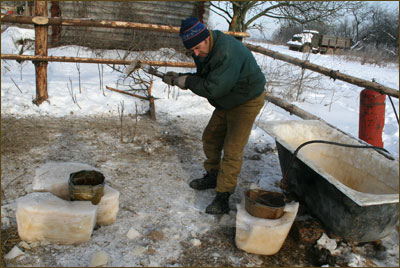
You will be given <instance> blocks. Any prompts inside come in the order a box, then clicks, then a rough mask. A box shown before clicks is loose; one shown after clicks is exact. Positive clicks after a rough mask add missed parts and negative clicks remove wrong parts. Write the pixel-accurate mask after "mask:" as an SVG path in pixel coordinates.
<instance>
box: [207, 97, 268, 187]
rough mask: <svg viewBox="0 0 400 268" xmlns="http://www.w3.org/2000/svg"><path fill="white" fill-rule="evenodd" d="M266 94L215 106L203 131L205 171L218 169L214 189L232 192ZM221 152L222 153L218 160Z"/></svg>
mask: <svg viewBox="0 0 400 268" xmlns="http://www.w3.org/2000/svg"><path fill="white" fill-rule="evenodd" d="M264 97H265V93H262V94H261V95H260V96H258V97H257V98H254V99H252V100H249V101H247V102H245V103H243V104H241V105H239V106H237V107H235V108H233V109H230V110H221V109H215V110H214V112H213V114H212V116H211V119H210V121H209V122H208V125H207V127H206V128H205V130H204V133H203V139H202V140H203V150H204V153H205V155H206V158H207V159H206V160H205V161H204V168H205V170H206V171H207V172H209V171H210V170H212V169H215V170H218V171H219V173H218V178H217V188H216V189H215V190H216V191H217V192H230V193H233V192H234V191H235V187H236V184H237V177H238V175H239V173H240V169H241V167H242V158H243V150H244V147H245V146H246V144H247V142H248V140H249V136H250V133H251V129H252V127H253V123H254V121H255V119H256V116H257V114H258V113H259V112H260V110H261V108H262V107H263V106H264ZM222 151H223V156H222V159H221V155H222Z"/></svg>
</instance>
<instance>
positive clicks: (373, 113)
mask: <svg viewBox="0 0 400 268" xmlns="http://www.w3.org/2000/svg"><path fill="white" fill-rule="evenodd" d="M385 100H386V95H384V94H381V93H378V92H376V91H373V90H368V89H364V90H363V91H361V93H360V117H359V127H358V138H360V139H361V140H363V141H366V142H368V143H369V144H371V145H374V146H378V147H382V148H383V141H382V132H383V127H384V125H385Z"/></svg>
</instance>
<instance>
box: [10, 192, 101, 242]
mask: <svg viewBox="0 0 400 268" xmlns="http://www.w3.org/2000/svg"><path fill="white" fill-rule="evenodd" d="M96 211H97V207H96V206H95V205H93V204H92V203H91V202H88V201H74V202H71V201H66V200H63V199H61V198H58V197H57V196H55V195H53V194H51V193H48V192H47V193H46V192H44V193H43V192H37V193H31V194H28V195H26V196H24V197H21V198H19V199H17V214H16V218H17V226H18V234H19V236H20V238H21V240H25V241H29V242H33V241H50V242H55V243H60V244H77V243H82V242H86V241H89V239H90V237H91V235H92V232H93V228H94V225H95V223H96Z"/></svg>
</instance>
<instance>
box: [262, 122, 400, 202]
mask: <svg viewBox="0 0 400 268" xmlns="http://www.w3.org/2000/svg"><path fill="white" fill-rule="evenodd" d="M291 123H297V124H299V123H301V124H304V125H313V126H316V125H320V126H322V127H323V128H333V130H334V131H335V132H339V133H340V134H344V135H345V136H346V138H348V139H352V140H355V141H356V142H357V143H360V144H362V145H365V144H366V143H365V142H363V141H361V140H359V139H357V138H354V137H353V136H351V135H349V134H348V133H345V132H343V131H342V130H339V129H337V128H336V127H334V126H331V125H329V124H326V123H324V122H322V121H319V120H280V121H268V122H259V124H258V125H259V127H260V128H262V129H263V130H264V131H266V132H267V133H268V135H270V136H271V137H273V138H274V139H275V142H279V143H280V144H281V145H282V146H283V147H285V148H286V149H287V150H288V151H290V152H291V154H292V155H293V154H294V151H295V150H296V148H293V147H292V146H291V145H289V144H288V143H287V142H286V141H284V140H283V139H281V138H280V137H279V136H278V135H277V134H276V132H275V130H274V128H275V127H276V126H280V125H287V124H291ZM382 157H384V156H382ZM296 158H298V159H300V160H301V161H302V162H303V163H305V164H306V165H308V166H309V167H310V168H312V169H314V170H315V172H317V173H318V174H319V175H320V176H321V177H323V178H324V179H325V180H326V181H327V182H328V183H330V184H332V185H333V186H334V187H335V188H337V189H338V190H339V191H341V192H342V193H343V194H345V195H346V196H348V197H349V198H350V199H351V200H353V201H354V202H355V203H356V204H357V205H359V206H370V205H381V204H387V203H399V193H395V194H371V193H364V192H359V191H357V190H354V189H352V188H350V187H348V186H346V185H345V184H343V183H342V182H340V181H339V180H337V179H336V178H335V177H333V176H332V175H330V174H328V173H326V172H325V171H324V170H322V168H320V167H319V166H318V165H317V164H316V162H315V161H314V160H312V159H310V158H307V157H305V156H303V155H302V154H301V150H300V151H299V153H298V154H297V156H296ZM387 160H388V161H396V163H397V164H398V160H397V159H395V160H389V159H387Z"/></svg>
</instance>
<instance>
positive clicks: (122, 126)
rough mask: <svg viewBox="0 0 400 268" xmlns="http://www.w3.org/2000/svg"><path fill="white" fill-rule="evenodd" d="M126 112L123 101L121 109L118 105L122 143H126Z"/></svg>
mask: <svg viewBox="0 0 400 268" xmlns="http://www.w3.org/2000/svg"><path fill="white" fill-rule="evenodd" d="M124 110H125V105H124V101H121V108H120V106H119V105H118V117H119V122H120V125H119V131H120V141H121V143H124V134H123V128H124Z"/></svg>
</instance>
